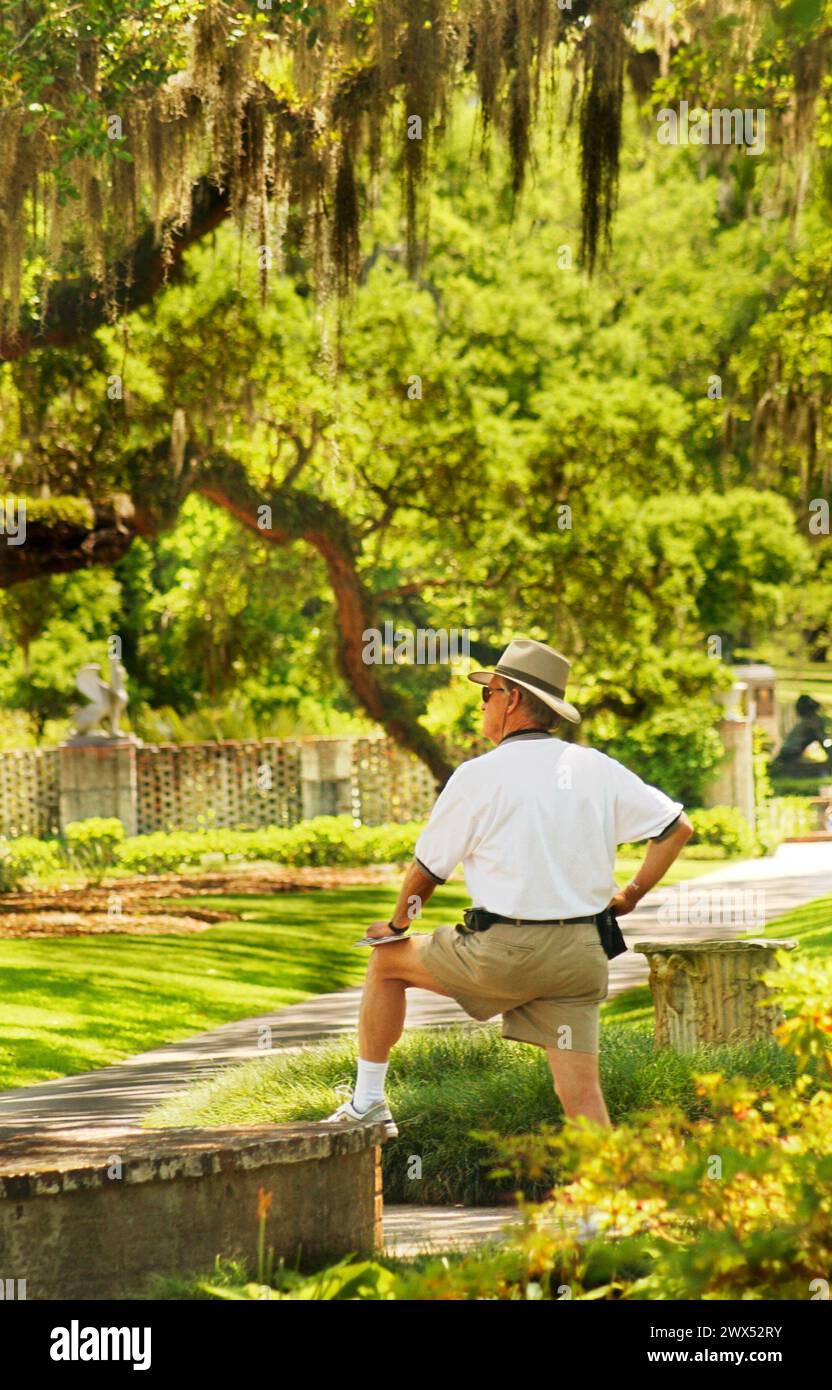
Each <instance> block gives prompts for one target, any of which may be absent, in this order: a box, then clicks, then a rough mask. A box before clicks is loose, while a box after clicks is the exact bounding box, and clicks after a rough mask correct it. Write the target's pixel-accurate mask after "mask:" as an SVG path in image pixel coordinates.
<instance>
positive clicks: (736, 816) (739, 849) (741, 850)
mask: <svg viewBox="0 0 832 1390" xmlns="http://www.w3.org/2000/svg"><path fill="white" fill-rule="evenodd" d="M690 819H691V822H692V824H693V829H694V834H693V836H692V837H691V840H690V845H691V848H692V851H693V853H694V856H695V853H696V847H697V846H698V845H701V846H706V845H712V846H715V847H716V848H718V849H719V850H720V851H721V852H722V853H723V854H724V855H726V856H727V857H729V858H731V857H737V856H742V857H744V858H745V857H750V856H751V855H753V854H754V852H755V849H756V842H755V839H754V833H753V831H752V829H751V826H750V825H749V824H748V821H747V820H746V818H745V816H744V815H743V814H742V811H740V810H739V809H738V808H737V807H736V806H712V807H710V808H709V809H708V810H704V809H697V810H694V811H691V813H690Z"/></svg>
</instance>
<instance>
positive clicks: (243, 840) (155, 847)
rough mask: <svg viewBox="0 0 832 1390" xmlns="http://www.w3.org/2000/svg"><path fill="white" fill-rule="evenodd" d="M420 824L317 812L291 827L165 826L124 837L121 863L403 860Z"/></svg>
mask: <svg viewBox="0 0 832 1390" xmlns="http://www.w3.org/2000/svg"><path fill="white" fill-rule="evenodd" d="M421 829H422V823H421V822H419V821H413V822H408V823H405V824H401V825H398V824H390V825H378V826H356V825H355V824H354V822H353V820H352V819H351V817H349V816H316V817H315V818H314V820H309V821H301V822H299V824H297V825H293V826H291V827H289V828H288V829H283V828H281V827H279V826H268V827H266V828H265V829H262V830H201V831H188V830H178V831H171V832H169V833H164V832H161V831H160V832H157V833H156V834H153V835H136V836H132V837H130V838H128V839H127V840H125V841H124V844H123V845H122V846H121V848H120V850H119V854H118V864H119V866H120V867H121V868H123V869H128V870H130V871H131V872H132V873H165V872H172V871H175V870H177V869H179V868H181V867H188V866H191V867H193V866H198V865H201V864H205V863H207V862H214V863H228V864H231V863H235V862H236V863H241V862H255V861H257V860H265V861H273V862H275V863H279V864H289V865H293V866H295V867H297V866H300V865H313V866H314V865H319V866H322V865H335V864H375V863H379V864H381V863H385V864H386V863H402V862H403V861H405V860H408V859H410V858H412V855H413V847H414V845H415V844H416V839H417V837H418V835H419V832H420V831H421Z"/></svg>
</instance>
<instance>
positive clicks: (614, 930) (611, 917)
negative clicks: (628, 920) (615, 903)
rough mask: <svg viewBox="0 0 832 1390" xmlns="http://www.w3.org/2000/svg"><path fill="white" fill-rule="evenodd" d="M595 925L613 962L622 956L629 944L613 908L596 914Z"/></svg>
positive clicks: (608, 957)
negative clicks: (622, 933)
mask: <svg viewBox="0 0 832 1390" xmlns="http://www.w3.org/2000/svg"><path fill="white" fill-rule="evenodd" d="M595 925H596V927H597V928H598V935H599V936H600V938H601V945H602V946H603V948H604V951H605V953H606V955H607V959H608V960H613V959H614V958H615V957H616V956H620V955H621V953H622V951H626V950H627V943H626V941H625V940H624V937H623V936H622V935H621V928H620V927H619V925H618V917H617V916H616V914H615V912H614V911H613V909H612V908H611V907H605V908H604V911H603V912H598V913H596V916H595Z"/></svg>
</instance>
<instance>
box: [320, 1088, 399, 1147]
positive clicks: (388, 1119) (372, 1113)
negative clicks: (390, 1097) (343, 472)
mask: <svg viewBox="0 0 832 1390" xmlns="http://www.w3.org/2000/svg"><path fill="white" fill-rule="evenodd" d="M354 1094H355V1092H353V1095H354ZM379 1123H382V1124H384V1128H385V1132H386V1134H387V1137H388V1138H389V1139H395V1138H396V1136H397V1134H398V1132H399V1131H398V1128H397V1126H396V1121H395V1120H394V1119H393V1116H392V1115H391V1114H390V1107H389V1106H388V1104H387V1101H386V1100H377V1101H374V1102H373V1104H372V1105H371V1106H370V1107H369V1109H367V1110H356V1108H355V1106H354V1105H353V1103H352V1097H350V1099H349V1100H345V1101H344V1103H343V1105H339V1106H338V1109H337V1110H333V1112H332V1114H331V1115H327V1117H326V1119H325V1120H320V1121H319V1124H322V1125H339V1124H365V1125H369V1124H379Z"/></svg>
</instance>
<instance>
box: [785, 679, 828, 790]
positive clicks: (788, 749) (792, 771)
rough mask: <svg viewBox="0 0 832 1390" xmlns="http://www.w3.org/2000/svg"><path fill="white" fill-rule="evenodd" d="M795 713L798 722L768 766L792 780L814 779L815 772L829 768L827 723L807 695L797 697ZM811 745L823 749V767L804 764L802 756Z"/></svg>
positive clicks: (819, 764) (816, 704) (815, 764)
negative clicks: (816, 744)
mask: <svg viewBox="0 0 832 1390" xmlns="http://www.w3.org/2000/svg"><path fill="white" fill-rule="evenodd" d="M795 709H796V710H797V713H798V715H799V716H800V718H799V719H798V721H797V723H796V724H795V726H794V728H793V729H790V730H789V732H788V734H787V735H786V737H785V739H784V740H783V746H782V748H781V749H780V752H779V753H778V754H777V757H776V758H775V759H774V761H773V762H772V764H771V771H772V772H780V773H784V774H787V775H790V776H792V777H812V776H817V774H818V772H822V771H823V770H824V769H825V768H827V767H832V737H830V734H829V726H828V720H827V718H826V715H825V714H824V713H823V707H822V706H821V705H820V704H818V701H817V700H813V699H812V697H811V695H800V696H798V699H797V703H796V704H795ZM812 743H819V744H820V745H821V747H822V748H823V750H824V752H825V754H826V761H825V763H821V762H808V761H804V759H803V756H802V755H803V753H805V751H806V749H807V748H808V747H809V745H810V744H812Z"/></svg>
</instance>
